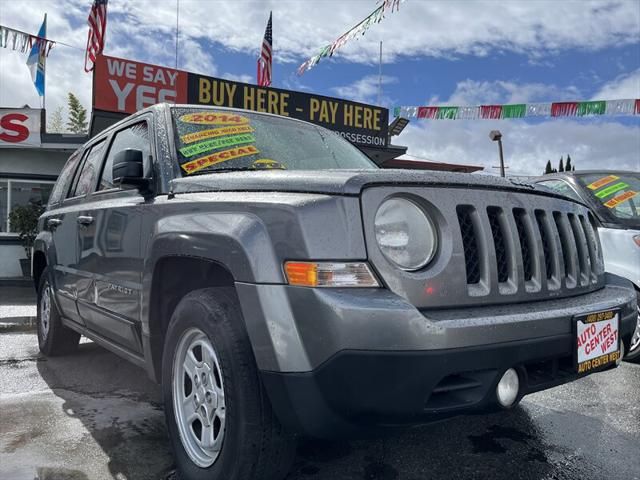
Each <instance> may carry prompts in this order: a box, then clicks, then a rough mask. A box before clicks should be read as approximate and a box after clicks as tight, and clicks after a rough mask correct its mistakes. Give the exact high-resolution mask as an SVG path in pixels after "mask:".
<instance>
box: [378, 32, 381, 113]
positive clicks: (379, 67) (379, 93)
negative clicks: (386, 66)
mask: <svg viewBox="0 0 640 480" xmlns="http://www.w3.org/2000/svg"><path fill="white" fill-rule="evenodd" d="M381 101H382V40H380V62H379V63H378V105H380V102H381Z"/></svg>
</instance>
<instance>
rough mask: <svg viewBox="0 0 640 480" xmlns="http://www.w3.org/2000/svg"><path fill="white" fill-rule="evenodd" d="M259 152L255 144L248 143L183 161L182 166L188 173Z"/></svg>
mask: <svg viewBox="0 0 640 480" xmlns="http://www.w3.org/2000/svg"><path fill="white" fill-rule="evenodd" d="M257 153H260V151H259V150H258V149H257V148H256V147H254V146H253V145H247V146H246V147H238V148H232V149H230V150H223V151H222V152H216V153H212V154H211V155H207V156H204V157H201V158H197V159H195V160H192V161H190V162H187V163H183V164H182V165H181V167H182V168H183V169H184V171H185V172H187V174H189V173H193V172H197V171H198V170H202V169H203V168H207V167H210V166H212V165H216V164H218V163H222V162H227V161H229V160H233V159H235V158H240V157H246V156H247V155H255V154H257Z"/></svg>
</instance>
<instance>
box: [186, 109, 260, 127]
mask: <svg viewBox="0 0 640 480" xmlns="http://www.w3.org/2000/svg"><path fill="white" fill-rule="evenodd" d="M180 121H181V122H183V123H197V124H200V125H243V124H247V123H249V119H248V118H247V117H243V116H242V115H238V114H237V113H226V112H225V113H220V112H198V113H188V114H186V115H182V116H181V117H180Z"/></svg>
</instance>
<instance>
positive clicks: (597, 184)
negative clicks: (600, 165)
mask: <svg viewBox="0 0 640 480" xmlns="http://www.w3.org/2000/svg"><path fill="white" fill-rule="evenodd" d="M619 178H620V177H616V176H615V175H609V176H607V177H602V178H601V179H600V180H596V181H595V182H593V183H590V184H589V185H587V188H588V189H589V190H597V189H599V188H600V187H604V186H605V185H607V184H608V183H611V182H613V181H614V180H618V179H619Z"/></svg>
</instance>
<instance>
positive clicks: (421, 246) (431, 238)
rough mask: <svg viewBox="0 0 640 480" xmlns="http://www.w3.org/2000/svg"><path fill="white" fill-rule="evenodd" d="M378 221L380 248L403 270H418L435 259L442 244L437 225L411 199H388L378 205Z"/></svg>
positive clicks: (376, 223) (377, 233) (377, 231)
mask: <svg viewBox="0 0 640 480" xmlns="http://www.w3.org/2000/svg"><path fill="white" fill-rule="evenodd" d="M374 223H375V231H376V241H377V242H378V246H379V247H380V250H382V253H383V254H384V256H385V257H387V258H388V259H389V260H391V261H392V262H393V263H395V264H396V265H398V266H399V267H400V268H402V269H403V270H418V269H420V268H422V267H424V266H425V265H426V264H427V263H429V262H430V261H431V260H432V259H433V257H434V255H435V253H436V248H437V246H438V237H437V235H436V229H435V226H434V225H433V222H432V221H431V219H430V218H429V217H428V216H427V214H426V213H425V212H424V210H422V208H420V207H419V206H418V205H416V204H415V203H414V202H412V201H411V200H407V199H405V198H392V199H390V200H387V201H385V202H384V203H383V204H382V205H380V208H378V212H377V213H376V217H375V220H374Z"/></svg>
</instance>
